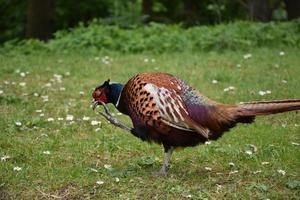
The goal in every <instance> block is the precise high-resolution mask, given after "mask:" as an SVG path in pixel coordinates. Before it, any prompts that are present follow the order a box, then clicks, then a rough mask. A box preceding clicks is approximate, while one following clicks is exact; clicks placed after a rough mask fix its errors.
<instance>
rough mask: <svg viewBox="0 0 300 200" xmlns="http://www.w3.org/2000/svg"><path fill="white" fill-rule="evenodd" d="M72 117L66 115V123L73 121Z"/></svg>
mask: <svg viewBox="0 0 300 200" xmlns="http://www.w3.org/2000/svg"><path fill="white" fill-rule="evenodd" d="M73 119H74V116H73V115H67V117H66V120H67V121H73Z"/></svg>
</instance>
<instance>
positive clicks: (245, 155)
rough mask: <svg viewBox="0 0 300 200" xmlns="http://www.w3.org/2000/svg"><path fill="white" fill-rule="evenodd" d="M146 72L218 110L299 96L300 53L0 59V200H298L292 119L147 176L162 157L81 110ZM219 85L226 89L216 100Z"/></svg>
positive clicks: (240, 131) (295, 118)
mask: <svg viewBox="0 0 300 200" xmlns="http://www.w3.org/2000/svg"><path fill="white" fill-rule="evenodd" d="M280 51H284V53H285V55H283V56H280V55H279V52H280ZM248 53H251V55H252V57H251V58H249V59H244V57H243V56H244V55H245V54H248ZM105 56H108V57H109V58H107V57H105ZM246 57H247V56H246ZM145 71H162V72H169V73H171V74H174V75H176V76H178V77H180V78H182V79H183V80H186V81H187V82H188V83H190V84H191V85H192V86H194V87H195V88H197V89H198V90H199V91H200V92H202V93H203V94H205V95H206V96H208V97H210V98H211V99H214V100H217V101H221V102H224V103H239V102H246V101H254V100H269V99H286V98H300V89H299V87H300V53H299V49H293V48H286V49H275V48H274V49H253V50H251V51H249V52H232V51H225V52H223V53H217V52H208V53H188V52H185V53H174V54H162V55H157V54H154V55H151V54H125V55H124V54H121V53H106V54H104V53H95V52H92V53H91V52H90V51H82V52H73V53H68V54H63V53H60V52H57V53H43V52H41V53H38V54H36V55H33V54H32V55H21V54H16V55H14V56H12V55H10V56H4V55H0V116H1V117H0V158H1V160H0V199H43V198H44V199H89V198H94V199H189V198H190V199H299V196H300V146H299V143H300V135H299V132H300V128H299V125H300V115H299V113H297V112H290V113H285V114H278V115H273V116H267V117H259V118H257V120H256V122H255V123H254V124H252V125H239V126H238V127H237V128H234V129H233V130H232V131H231V132H229V133H227V134H225V135H224V136H223V137H222V138H221V139H219V140H218V141H216V142H211V144H208V145H199V146H197V147H193V148H186V149H183V150H179V151H177V152H175V153H174V154H173V159H172V166H171V169H170V171H169V174H168V176H167V177H154V176H152V175H151V173H152V172H153V171H156V170H158V169H159V167H160V165H161V162H162V159H163V156H162V152H163V151H162V147H160V146H158V145H156V144H148V143H145V142H142V141H140V140H139V139H137V138H135V137H133V136H131V135H130V134H128V133H126V132H124V131H122V130H120V129H118V128H115V127H113V126H112V125H110V124H108V123H107V122H106V121H105V120H103V118H101V117H100V116H99V115H98V114H97V113H96V112H93V111H92V109H91V108H90V103H91V100H92V99H91V93H92V91H93V89H94V88H95V86H97V85H98V84H100V83H102V82H103V81H104V80H106V79H107V78H111V80H113V81H118V82H125V81H127V80H128V79H129V78H130V77H132V76H133V75H135V74H136V73H139V72H145ZM27 72H28V73H27ZM213 80H217V81H218V83H216V84H213V83H212V81H213ZM229 86H233V87H235V89H234V90H232V91H229V92H224V88H227V87H229ZM267 90H270V91H271V94H267V95H264V96H261V95H259V91H267ZM1 91H2V92H1ZM47 100H48V101H47ZM98 109H100V108H98ZM111 109H113V108H112V107H111ZM115 112H116V113H117V111H115ZM68 115H69V116H68ZM72 116H73V117H72ZM83 117H85V118H84V119H83ZM118 117H120V118H121V119H122V120H125V121H126V122H127V123H128V124H129V123H130V120H129V119H128V118H127V117H125V116H118ZM92 121H100V122H101V124H97V125H92ZM93 123H95V122H93ZM5 156H9V158H6V157H5ZM18 167H19V168H18ZM18 170H19V171H18Z"/></svg>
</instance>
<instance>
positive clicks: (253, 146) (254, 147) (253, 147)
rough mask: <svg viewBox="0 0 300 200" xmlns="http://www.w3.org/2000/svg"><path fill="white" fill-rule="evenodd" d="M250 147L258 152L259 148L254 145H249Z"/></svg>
mask: <svg viewBox="0 0 300 200" xmlns="http://www.w3.org/2000/svg"><path fill="white" fill-rule="evenodd" d="M249 147H251V149H252V150H253V151H254V152H257V147H256V146H255V145H254V144H249Z"/></svg>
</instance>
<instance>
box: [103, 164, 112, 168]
mask: <svg viewBox="0 0 300 200" xmlns="http://www.w3.org/2000/svg"><path fill="white" fill-rule="evenodd" d="M103 167H104V168H105V169H111V165H108V164H105V165H104V166H103Z"/></svg>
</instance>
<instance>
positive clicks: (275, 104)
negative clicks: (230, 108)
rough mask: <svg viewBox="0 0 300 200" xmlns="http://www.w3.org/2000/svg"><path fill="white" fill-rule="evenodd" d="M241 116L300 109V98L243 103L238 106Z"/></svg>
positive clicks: (238, 113) (238, 112)
mask: <svg viewBox="0 0 300 200" xmlns="http://www.w3.org/2000/svg"><path fill="white" fill-rule="evenodd" d="M236 109H237V110H236V111H237V115H238V116H240V117H254V116H258V115H270V114H276V113H282V112H288V111H292V110H299V109H300V99H287V100H274V101H258V102H249V103H243V104H240V105H238V106H237V107H236Z"/></svg>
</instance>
